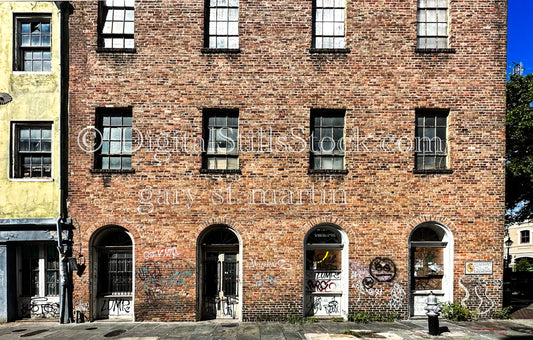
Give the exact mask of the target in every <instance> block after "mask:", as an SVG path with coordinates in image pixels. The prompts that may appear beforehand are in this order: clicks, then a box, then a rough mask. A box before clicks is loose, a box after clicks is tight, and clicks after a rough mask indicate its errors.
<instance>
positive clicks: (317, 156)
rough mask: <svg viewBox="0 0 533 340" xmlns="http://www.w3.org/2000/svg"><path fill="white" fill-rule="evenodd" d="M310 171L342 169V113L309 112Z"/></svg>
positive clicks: (334, 111)
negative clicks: (310, 136) (310, 139)
mask: <svg viewBox="0 0 533 340" xmlns="http://www.w3.org/2000/svg"><path fill="white" fill-rule="evenodd" d="M311 134H312V141H313V143H312V145H311V169H317V170H343V169H344V111H343V110H313V111H312V112H311Z"/></svg>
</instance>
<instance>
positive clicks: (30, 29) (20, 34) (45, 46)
mask: <svg viewBox="0 0 533 340" xmlns="http://www.w3.org/2000/svg"><path fill="white" fill-rule="evenodd" d="M51 32H52V30H51V25H50V17H28V16H17V17H15V34H14V37H15V51H14V52H15V55H14V65H13V69H14V70H15V71H28V72H50V71H51V70H52V53H51V46H52V43H51V41H52V40H51V38H52V36H51Z"/></svg>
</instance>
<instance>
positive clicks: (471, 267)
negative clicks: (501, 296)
mask: <svg viewBox="0 0 533 340" xmlns="http://www.w3.org/2000/svg"><path fill="white" fill-rule="evenodd" d="M465 273H466V274H470V275H484V274H489V275H490V274H492V261H487V262H475V261H468V262H466V264H465Z"/></svg>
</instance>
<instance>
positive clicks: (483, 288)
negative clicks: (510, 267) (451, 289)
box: [458, 275, 503, 315]
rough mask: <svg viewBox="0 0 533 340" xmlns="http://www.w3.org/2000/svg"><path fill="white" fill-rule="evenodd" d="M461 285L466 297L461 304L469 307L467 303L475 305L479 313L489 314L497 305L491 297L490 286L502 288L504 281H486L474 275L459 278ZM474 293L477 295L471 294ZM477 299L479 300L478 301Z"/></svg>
mask: <svg viewBox="0 0 533 340" xmlns="http://www.w3.org/2000/svg"><path fill="white" fill-rule="evenodd" d="M458 283H459V287H461V289H463V290H464V291H465V297H464V298H463V299H462V300H461V305H462V306H463V307H467V303H468V302H469V301H470V300H471V298H472V301H470V304H472V305H474V306H475V308H476V310H477V312H478V314H480V315H485V314H488V313H489V312H490V311H491V310H492V309H493V308H494V306H495V303H494V301H493V300H492V299H491V298H490V297H489V295H488V291H489V289H490V288H493V287H496V288H501V287H502V285H503V283H502V281H501V280H498V279H496V280H493V281H486V280H485V279H482V278H479V277H473V276H472V275H469V276H463V277H461V278H460V279H459V282H458ZM472 294H474V295H475V297H473V296H471V295H472ZM476 300H477V301H476Z"/></svg>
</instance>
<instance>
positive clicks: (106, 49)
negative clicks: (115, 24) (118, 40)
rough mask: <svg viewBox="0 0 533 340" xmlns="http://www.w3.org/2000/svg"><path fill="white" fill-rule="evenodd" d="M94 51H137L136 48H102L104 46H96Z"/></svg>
mask: <svg viewBox="0 0 533 340" xmlns="http://www.w3.org/2000/svg"><path fill="white" fill-rule="evenodd" d="M96 52H98V53H137V49H136V48H104V47H98V48H96Z"/></svg>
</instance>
